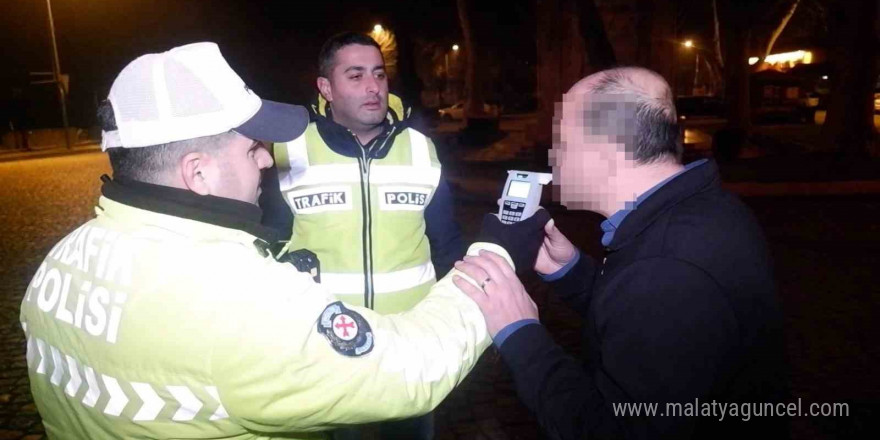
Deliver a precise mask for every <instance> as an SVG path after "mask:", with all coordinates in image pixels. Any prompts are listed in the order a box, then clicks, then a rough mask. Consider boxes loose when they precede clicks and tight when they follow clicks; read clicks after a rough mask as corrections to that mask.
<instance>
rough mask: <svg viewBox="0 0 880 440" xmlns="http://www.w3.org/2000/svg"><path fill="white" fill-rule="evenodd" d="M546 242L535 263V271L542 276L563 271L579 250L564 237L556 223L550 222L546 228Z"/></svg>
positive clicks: (539, 250)
mask: <svg viewBox="0 0 880 440" xmlns="http://www.w3.org/2000/svg"><path fill="white" fill-rule="evenodd" d="M544 233H545V234H546V235H545V236H544V242H543V243H541V248H540V249H538V259H537V260H536V261H535V271H536V272H538V273H540V274H542V275H550V274H552V273H554V272H556V271H558V270H559V269H562V268H563V267H564V266H565V265H566V264H568V262H569V261H571V259H572V258H574V256H575V254H576V253H577V250H576V249H575V247H574V245H573V244H571V241H569V240H568V238H566V237H565V235H562V232H560V231H559V229H558V228H557V227H556V222H554V221H553V220H550V221H549V222H547V224H546V225H545V226H544Z"/></svg>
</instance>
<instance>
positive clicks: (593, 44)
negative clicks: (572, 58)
mask: <svg viewBox="0 0 880 440" xmlns="http://www.w3.org/2000/svg"><path fill="white" fill-rule="evenodd" d="M576 1H577V3H576V5H577V7H576V8H575V11H577V14H578V16H579V17H578V18H579V24H580V32H581V36H582V37H583V39H584V43H585V45H586V50H587V57H588V58H589V61H590V68H591V69H592V70H593V71H598V70H602V69H607V68H609V67H612V66H614V65H615V64H617V57H616V56H614V48H613V47H612V46H611V42H610V41H608V34H607V33H606V32H605V23H604V22H603V21H602V15H601V14H599V9H598V8H597V7H596V2H595V0H576Z"/></svg>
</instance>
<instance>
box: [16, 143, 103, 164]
mask: <svg viewBox="0 0 880 440" xmlns="http://www.w3.org/2000/svg"><path fill="white" fill-rule="evenodd" d="M99 151H101V144H100V143H84V144H79V145H73V146H71V149H70V150H68V149H67V148H65V147H52V148H44V149H38V150H0V162H12V161H16V160H28V159H39V158H42V157H55V156H68V155H71V154H82V153H94V152H99Z"/></svg>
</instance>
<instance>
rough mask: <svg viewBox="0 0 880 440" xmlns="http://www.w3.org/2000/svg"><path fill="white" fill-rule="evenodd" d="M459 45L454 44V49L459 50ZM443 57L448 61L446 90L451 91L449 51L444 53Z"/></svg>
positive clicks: (454, 50)
mask: <svg viewBox="0 0 880 440" xmlns="http://www.w3.org/2000/svg"><path fill="white" fill-rule="evenodd" d="M458 49H459V46H458V45H457V44H453V45H452V51H453V52H458ZM443 59H444V60H445V61H446V91H447V93H449V52H448V51H447V52H445V53H444V54H443Z"/></svg>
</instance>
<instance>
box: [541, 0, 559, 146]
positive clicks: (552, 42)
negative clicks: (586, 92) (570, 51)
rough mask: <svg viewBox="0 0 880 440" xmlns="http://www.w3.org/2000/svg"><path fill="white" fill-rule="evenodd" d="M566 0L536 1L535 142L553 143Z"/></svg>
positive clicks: (546, 144) (544, 144) (545, 144)
mask: <svg viewBox="0 0 880 440" xmlns="http://www.w3.org/2000/svg"><path fill="white" fill-rule="evenodd" d="M561 1H565V0H537V5H536V8H535V11H536V12H537V22H538V23H537V47H536V49H537V51H538V58H537V60H538V68H537V75H538V78H537V94H538V96H537V98H538V125H537V127H536V137H537V138H536V139H535V141H536V142H537V143H538V144H539V145H541V146H549V145H550V144H551V143H552V142H553V112H554V111H555V107H556V103H557V102H560V101H561V100H562V93H564V92H565V91H564V90H562V87H563V85H562V84H561V82H562V79H561V78H560V67H561V63H562V61H561V58H562V42H564V41H565V39H564V36H565V29H564V27H563V26H560V25H559V22H560V21H561V15H562V12H561V5H560V2H561Z"/></svg>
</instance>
